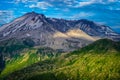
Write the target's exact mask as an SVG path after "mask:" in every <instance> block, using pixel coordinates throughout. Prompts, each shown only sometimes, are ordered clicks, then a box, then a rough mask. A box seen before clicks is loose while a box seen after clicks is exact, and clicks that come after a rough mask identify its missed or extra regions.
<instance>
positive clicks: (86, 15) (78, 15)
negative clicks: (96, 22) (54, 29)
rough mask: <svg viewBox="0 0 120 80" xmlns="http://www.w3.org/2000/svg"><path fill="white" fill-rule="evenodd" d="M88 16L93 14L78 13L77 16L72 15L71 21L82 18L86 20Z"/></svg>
mask: <svg viewBox="0 0 120 80" xmlns="http://www.w3.org/2000/svg"><path fill="white" fill-rule="evenodd" d="M90 16H94V13H92V12H80V13H79V14H76V15H73V16H72V17H71V18H72V19H82V18H88V17H90Z"/></svg>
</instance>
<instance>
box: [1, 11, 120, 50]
mask: <svg viewBox="0 0 120 80" xmlns="http://www.w3.org/2000/svg"><path fill="white" fill-rule="evenodd" d="M71 30H77V31H79V30H81V31H83V32H84V33H85V34H86V35H87V36H90V37H92V38H93V39H94V40H97V39H101V38H109V39H112V40H120V35H119V34H117V33H116V32H114V31H113V30H112V29H111V28H109V27H107V26H103V25H99V24H96V23H95V22H93V21H89V20H86V19H81V20H65V19H57V18H49V17H46V16H44V15H43V14H38V13H35V12H30V13H26V14H25V15H23V16H22V17H19V18H17V19H15V20H14V21H12V22H10V23H8V24H6V25H3V26H2V27H1V28H0V40H6V39H10V38H17V39H24V38H31V39H32V40H33V41H34V42H35V45H36V46H38V45H39V46H48V47H51V48H55V49H61V50H63V51H69V50H74V49H75V48H76V47H78V48H80V47H83V46H86V45H88V44H90V43H92V42H93V41H94V40H92V39H91V38H90V39H88V38H87V37H86V36H84V38H81V37H80V36H75V34H74V36H70V35H71V34H70V35H69V38H63V37H62V38H61V37H57V38H55V37H53V35H55V34H56V33H62V34H66V33H69V31H71ZM76 35H82V34H80V33H76Z"/></svg>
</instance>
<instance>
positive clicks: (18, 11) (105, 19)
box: [0, 0, 120, 33]
mask: <svg viewBox="0 0 120 80" xmlns="http://www.w3.org/2000/svg"><path fill="white" fill-rule="evenodd" d="M31 11H35V12H37V13H42V14H44V15H46V16H47V17H54V18H64V19H88V20H92V21H95V22H97V23H100V24H104V25H107V26H110V27H111V28H112V29H114V30H115V31H117V32H119V33H120V0H0V25H2V24H5V23H8V22H10V21H12V20H14V19H15V18H17V17H20V16H22V15H23V14H25V13H27V12H31Z"/></svg>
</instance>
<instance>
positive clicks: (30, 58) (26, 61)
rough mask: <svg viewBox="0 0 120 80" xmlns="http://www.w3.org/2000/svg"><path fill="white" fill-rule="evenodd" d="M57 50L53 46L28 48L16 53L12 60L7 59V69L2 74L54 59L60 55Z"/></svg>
mask: <svg viewBox="0 0 120 80" xmlns="http://www.w3.org/2000/svg"><path fill="white" fill-rule="evenodd" d="M56 53H57V51H54V50H53V49H51V48H44V47H42V48H28V49H26V50H24V51H22V52H21V53H20V55H19V54H17V55H14V56H13V57H12V58H11V59H10V60H6V66H5V69H4V70H3V71H2V73H1V74H0V77H1V78H3V77H5V76H7V75H9V74H10V73H12V72H14V71H17V70H20V69H23V68H25V67H28V66H30V65H31V64H33V63H36V62H38V61H44V60H46V59H52V58H55V57H57V56H58V54H57V55H56Z"/></svg>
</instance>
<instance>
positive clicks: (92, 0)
mask: <svg viewBox="0 0 120 80" xmlns="http://www.w3.org/2000/svg"><path fill="white" fill-rule="evenodd" d="M69 1H71V0H65V2H66V3H70V2H69ZM112 2H119V0H81V1H76V0H74V2H73V4H68V5H67V6H70V7H76V8H77V7H84V6H88V5H92V4H96V3H97V4H108V3H112Z"/></svg>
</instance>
